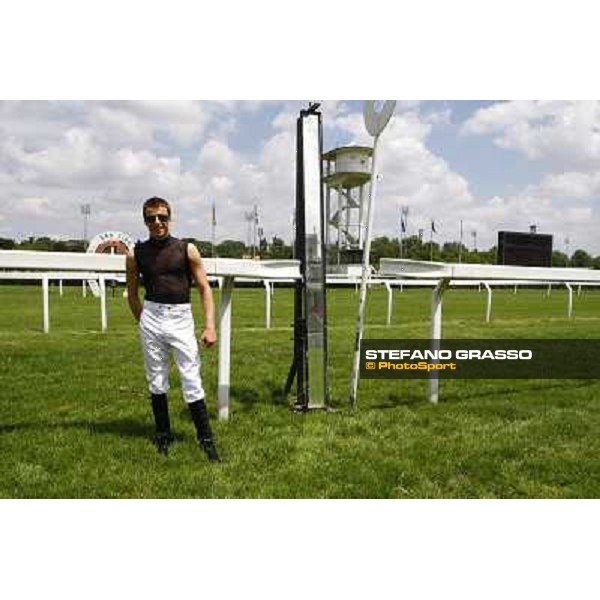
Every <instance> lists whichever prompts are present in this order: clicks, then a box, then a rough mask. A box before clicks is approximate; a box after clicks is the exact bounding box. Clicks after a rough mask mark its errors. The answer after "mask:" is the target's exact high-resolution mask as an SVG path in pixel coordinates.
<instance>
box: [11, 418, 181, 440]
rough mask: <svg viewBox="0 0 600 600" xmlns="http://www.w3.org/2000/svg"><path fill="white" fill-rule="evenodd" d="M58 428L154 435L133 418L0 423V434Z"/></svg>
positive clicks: (149, 429)
mask: <svg viewBox="0 0 600 600" xmlns="http://www.w3.org/2000/svg"><path fill="white" fill-rule="evenodd" d="M60 429H81V430H83V431H85V432H87V433H91V434H100V435H116V436H119V437H135V438H145V439H151V438H152V436H153V435H154V428H153V426H152V425H149V424H146V423H143V422H141V421H135V420H133V419H113V420H110V421H88V420H74V421H55V422H51V423H47V422H43V421H36V422H27V423H14V424H2V425H0V435H2V434H5V433H13V432H15V431H17V432H18V431H24V430H39V431H49V430H60ZM174 433H175V437H176V438H177V439H178V440H185V439H186V435H185V434H182V433H180V432H179V431H177V430H176V431H175V432H174Z"/></svg>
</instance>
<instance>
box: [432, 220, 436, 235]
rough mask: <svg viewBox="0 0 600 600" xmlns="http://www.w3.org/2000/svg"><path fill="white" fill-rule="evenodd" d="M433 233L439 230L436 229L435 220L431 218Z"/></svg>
mask: <svg viewBox="0 0 600 600" xmlns="http://www.w3.org/2000/svg"><path fill="white" fill-rule="evenodd" d="M431 233H437V231H436V230H435V222H434V221H433V219H431Z"/></svg>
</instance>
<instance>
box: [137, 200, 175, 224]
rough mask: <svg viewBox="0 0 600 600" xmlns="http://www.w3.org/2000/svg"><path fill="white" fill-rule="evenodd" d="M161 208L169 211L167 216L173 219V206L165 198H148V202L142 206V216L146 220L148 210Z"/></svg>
mask: <svg viewBox="0 0 600 600" xmlns="http://www.w3.org/2000/svg"><path fill="white" fill-rule="evenodd" d="M159 206H164V207H165V208H166V209H167V214H168V215H169V218H171V205H170V204H169V203H168V202H167V201H166V200H165V199H164V198H159V197H158V196H152V198H148V200H146V201H145V202H144V206H142V216H143V217H144V219H145V218H146V209H147V208H158V207H159Z"/></svg>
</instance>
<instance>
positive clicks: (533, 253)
mask: <svg viewBox="0 0 600 600" xmlns="http://www.w3.org/2000/svg"><path fill="white" fill-rule="evenodd" d="M496 262H497V264H499V265H520V266H522V267H551V266H552V236H551V235H549V234H544V233H523V232H519V231H499V232H498V255H497V261H496Z"/></svg>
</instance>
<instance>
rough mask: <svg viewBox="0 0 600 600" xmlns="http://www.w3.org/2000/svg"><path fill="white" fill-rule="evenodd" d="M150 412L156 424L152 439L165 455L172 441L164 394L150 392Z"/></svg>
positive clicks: (167, 406) (167, 407)
mask: <svg viewBox="0 0 600 600" xmlns="http://www.w3.org/2000/svg"><path fill="white" fill-rule="evenodd" d="M151 400H152V413H153V414H154V422H155V424H156V435H155V436H154V439H153V440H152V441H153V442H154V445H155V446H156V449H157V450H158V451H159V452H160V453H161V454H164V455H165V456H166V455H167V454H168V453H169V446H170V445H171V443H172V442H173V439H174V438H173V434H172V433H171V422H170V420H169V405H168V402H167V395H166V394H152V396H151Z"/></svg>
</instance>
